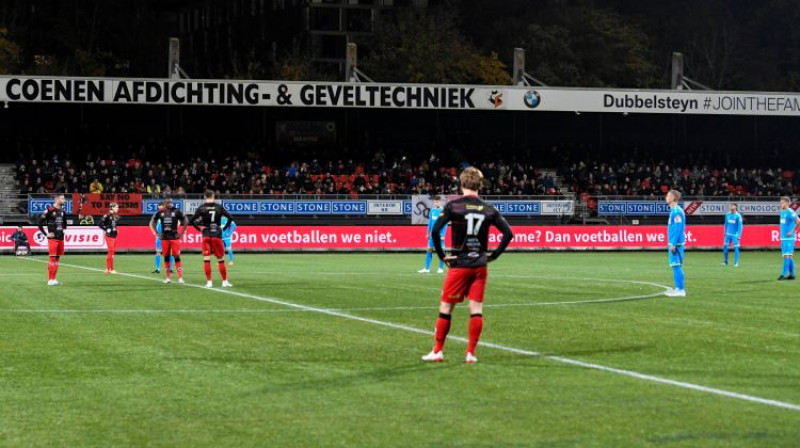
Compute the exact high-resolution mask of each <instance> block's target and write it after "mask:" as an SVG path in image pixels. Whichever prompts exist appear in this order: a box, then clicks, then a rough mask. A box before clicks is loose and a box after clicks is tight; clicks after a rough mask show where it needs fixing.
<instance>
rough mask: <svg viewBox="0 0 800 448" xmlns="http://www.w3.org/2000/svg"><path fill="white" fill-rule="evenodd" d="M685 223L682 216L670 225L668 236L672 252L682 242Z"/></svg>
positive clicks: (677, 217)
mask: <svg viewBox="0 0 800 448" xmlns="http://www.w3.org/2000/svg"><path fill="white" fill-rule="evenodd" d="M684 226H685V223H684V222H683V219H681V218H680V216H676V217H675V219H673V221H672V224H670V225H669V230H668V232H667V233H668V235H667V244H669V247H670V250H673V249H675V247H677V245H678V243H679V242H680V238H681V235H682V234H683V232H684Z"/></svg>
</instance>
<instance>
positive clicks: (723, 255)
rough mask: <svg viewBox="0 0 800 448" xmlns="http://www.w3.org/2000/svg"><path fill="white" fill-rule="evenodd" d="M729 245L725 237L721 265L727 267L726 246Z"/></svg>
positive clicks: (729, 241)
mask: <svg viewBox="0 0 800 448" xmlns="http://www.w3.org/2000/svg"><path fill="white" fill-rule="evenodd" d="M730 244H731V240H730V238H729V237H727V236H726V237H725V244H723V245H722V258H723V260H722V265H723V266H727V265H728V246H729V245H730Z"/></svg>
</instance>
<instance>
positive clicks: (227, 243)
mask: <svg viewBox="0 0 800 448" xmlns="http://www.w3.org/2000/svg"><path fill="white" fill-rule="evenodd" d="M222 244H224V245H225V249H230V248H231V240H229V239H228V240H226V239H223V240H222Z"/></svg>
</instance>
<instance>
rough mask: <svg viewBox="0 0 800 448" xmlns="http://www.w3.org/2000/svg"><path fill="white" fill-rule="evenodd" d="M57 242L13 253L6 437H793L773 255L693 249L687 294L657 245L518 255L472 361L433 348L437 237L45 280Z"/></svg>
mask: <svg viewBox="0 0 800 448" xmlns="http://www.w3.org/2000/svg"><path fill="white" fill-rule="evenodd" d="M45 259H46V258H45V257H42V256H37V257H33V259H22V260H21V259H17V258H13V257H0V268H1V269H0V273H2V274H0V281H2V293H1V294H0V445H2V446H23V447H29V446H69V447H75V446H104V447H105V446H170V447H172V446H191V447H198V446H215V447H216V446H237V447H238V446H270V447H283V446H293V447H294V446H310V447H316V446H364V447H383V446H398V447H400V446H402V447H413V446H431V447H433V446H436V447H438V446H464V447H472V446H480V447H514V446H534V447H643V446H656V447H662V446H663V447H715V446H720V447H732V446H733V447H736V446H753V447H756V446H757V447H797V446H800V294H799V293H800V282H783V283H778V282H777V281H775V278H776V277H777V276H778V275H779V274H780V272H779V270H780V267H781V260H780V255H779V254H777V253H775V252H771V253H766V252H758V253H749V252H746V253H743V255H742V266H741V267H740V268H738V269H734V268H732V267H728V268H723V267H721V266H720V263H719V262H720V261H721V260H720V259H721V255H720V254H717V253H713V254H712V253H688V254H687V260H686V272H687V289H688V291H689V297H687V298H685V299H670V298H666V297H663V296H662V295H660V294H661V293H662V292H663V291H664V286H669V285H671V282H672V278H671V271H670V270H669V267H668V266H667V260H666V254H664V253H588V254H586V253H539V254H508V255H505V256H503V257H502V258H501V259H500V260H498V262H497V263H494V264H492V265H491V267H490V270H491V272H490V286H489V288H488V291H487V301H486V308H485V310H484V315H485V317H486V325H485V330H484V333H483V341H485V342H487V345H484V346H482V347H481V346H479V348H478V353H477V355H478V357H479V358H480V362H479V363H478V364H474V365H467V364H464V362H463V352H464V348H465V344H464V343H463V341H460V340H457V339H453V340H449V341H448V345H447V347H446V348H445V354H446V360H445V362H444V363H440V364H433V365H431V364H425V363H422V362H421V361H419V357H420V356H421V355H423V354H425V353H427V352H428V351H429V350H430V348H431V345H432V336H431V335H430V334H429V333H430V332H431V331H432V328H433V325H434V320H435V318H436V313H437V306H438V293H439V291H440V288H441V284H442V279H443V276H441V275H436V274H429V275H420V274H416V273H415V271H416V270H417V269H419V268H420V267H421V266H420V265H421V263H422V261H423V256H422V255H411V254H403V255H394V254H369V255H354V254H348V255H331V254H319V255H238V256H237V258H236V265H235V266H233V267H231V268H230V271H229V272H230V276H231V282H232V283H233V284H234V286H235V288H234V289H233V290H231V291H232V292H225V291H223V290H220V289H214V290H205V289H202V288H197V287H196V286H197V285H202V284H203V283H204V281H205V279H204V277H203V274H202V264H201V258H200V256H199V255H186V256H184V259H185V260H184V264H185V266H186V269H187V274H186V278H187V281H188V282H189V283H190V284H191V285H195V286H188V285H187V286H180V285H177V284H172V285H163V284H161V283H160V282H159V281H160V280H161V277H160V276H156V275H152V274H150V273H149V272H150V271H151V270H152V269H153V267H152V263H153V259H152V256H134V255H123V256H119V257H117V266H118V269H119V271H120V272H122V273H123V274H122V275H116V276H107V275H103V274H102V273H100V272H97V271H96V269H102V268H104V257H102V256H89V255H85V256H81V255H67V256H66V257H64V260H63V261H64V263H66V264H70V265H71V266H62V268H61V271H60V273H59V278H60V280H61V282H62V283H63V285H62V286H59V287H50V288H48V287H47V286H45V282H46V265H45V264H44V261H45ZM214 271H215V274H214V275H215V282H216V284H217V285H218V284H219V277H218V275H217V273H216V267H214ZM661 285H664V286H661ZM617 299H620V300H617ZM569 302H575V303H569ZM467 315H468V313H467V310H466V308H465V307H462V308H460V309H457V311H456V313H455V316H454V318H453V329H452V331H451V335H453V336H456V337H464V336H465V335H466V328H467ZM488 343H492V344H496V345H494V346H489V345H488ZM531 352H537V353H541V354H542V355H541V356H533V355H535V353H531ZM573 361H581V362H584V363H591V364H596V365H597V366H603V367H608V368H614V369H621V370H619V371H607V370H598V369H602V368H601V367H597V368H587V366H585V365H576V364H575V363H573ZM637 374H642V375H652V376H655V377H658V378H660V379H664V380H673V381H676V382H679V383H673V384H668V383H666V382H663V381H662V382H658V381H657V380H656V381H654V380H653V379H652V378H651V377H641V376H640V377H637V376H636V375H637ZM692 385H697V386H704V387H707V388H713V389H714V390H707V389H703V390H696V388H695V389H693V388H692V387H693V386H692ZM719 391H727V392H732V393H736V394H743V395H746V396H744V397H743V396H736V397H732V396H725V395H720V392H719ZM759 399H764V401H765V402H758V400H759ZM748 400H749V401H748ZM753 400H755V401H753ZM766 400H774V402H767V401H766Z"/></svg>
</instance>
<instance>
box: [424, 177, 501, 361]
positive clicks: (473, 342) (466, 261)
mask: <svg viewBox="0 0 800 448" xmlns="http://www.w3.org/2000/svg"><path fill="white" fill-rule="evenodd" d="M460 180H461V190H462V192H463V194H464V196H462V197H460V198H458V199H455V200H452V201H450V202H448V203H447V205H446V206H445V208H444V211H443V212H442V214H441V216H440V217H439V219H438V220H436V225H434V226H433V230H432V231H431V235H432V236H433V245H434V247H435V248H436V253H437V254H438V255H439V258H440V259H441V260H444V262H445V263H447V266H448V267H449V268H450V269H449V270H448V271H447V277H446V278H445V280H444V287H443V288H442V299H441V300H442V302H441V305H440V306H439V318H438V319H437V320H436V335H435V344H434V347H433V351H431V352H430V353H428V354H427V355H425V356H423V357H422V360H423V361H434V362H441V361H443V360H444V353H443V352H442V349H443V348H444V341H445V339H446V338H447V333H448V332H449V331H450V319H451V316H452V314H453V309H454V308H455V306H456V304H457V303H461V302H463V301H464V299H465V298H466V299H468V300H469V314H470V319H469V343H468V345H467V354H466V362H468V363H473V362H477V361H478V358H476V357H475V347H476V346H477V345H478V340H479V339H480V337H481V331H482V330H483V293H484V290H485V289H486V277H487V276H488V271H487V269H486V265H487V263H489V262H492V261H494V260H496V259H497V258H498V257H499V256H500V254H502V253H503V251H504V250H505V249H506V247H508V244H509V243H510V242H511V238H513V237H514V234H513V233H512V232H511V227H509V225H508V223H507V222H506V220H505V219H503V217H502V216H500V212H498V211H497V209H496V208H494V206H492V205H490V204H487V203H486V202H483V201H482V200H481V199H480V198H479V197H478V190H479V189H480V187H481V184H482V183H483V173H481V172H480V170H478V169H477V168H473V167H469V168H466V169H465V170H464V171H463V172H462V173H461V177H460ZM448 222H450V223H451V227H450V228H451V229H452V232H451V235H452V237H451V238H452V240H451V243H452V244H451V247H452V251H451V255H450V256H445V253H444V250H443V249H442V239H441V236H440V233H439V232H440V231H441V230H442V227H444V226H445V224H447V223H448ZM490 226H495V227H497V228H498V229H499V230H500V232H501V233H502V234H503V239H502V240H501V241H500V245H499V246H497V249H495V250H494V251H493V252H492V253H491V254H487V253H486V250H487V244H488V241H489V227H490Z"/></svg>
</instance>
